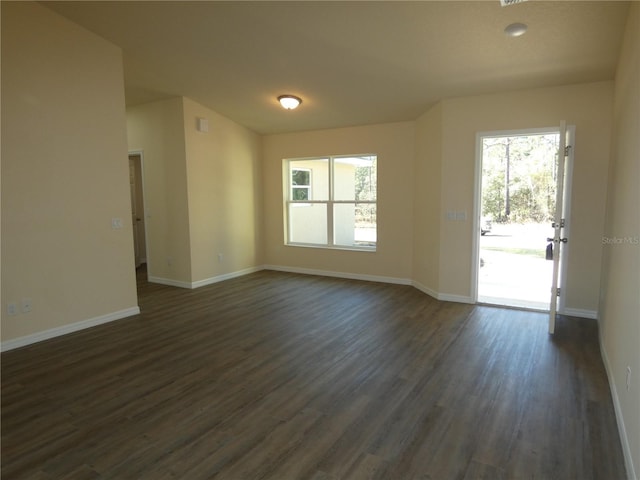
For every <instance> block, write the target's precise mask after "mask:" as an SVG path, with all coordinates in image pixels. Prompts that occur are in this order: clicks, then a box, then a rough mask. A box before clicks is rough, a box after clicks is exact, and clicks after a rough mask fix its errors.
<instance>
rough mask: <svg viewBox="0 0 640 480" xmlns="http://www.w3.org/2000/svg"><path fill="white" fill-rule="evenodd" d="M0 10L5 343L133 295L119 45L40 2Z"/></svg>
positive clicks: (116, 312)
mask: <svg viewBox="0 0 640 480" xmlns="http://www.w3.org/2000/svg"><path fill="white" fill-rule="evenodd" d="M1 8H2V300H3V308H2V341H3V342H5V341H7V340H11V339H16V338H19V337H24V336H28V335H32V334H35V333H39V332H40V333H41V332H46V331H51V330H57V331H59V329H61V328H64V327H66V326H69V325H71V324H74V323H77V322H83V321H90V320H96V319H99V318H105V316H125V315H126V313H127V312H130V311H131V310H135V309H137V298H136V286H135V275H134V263H133V262H134V260H133V242H132V231H131V221H130V218H131V205H130V200H129V172H128V160H127V138H126V129H125V109H124V86H123V72H122V54H121V51H120V50H119V49H118V48H116V47H115V46H113V45H111V44H109V43H107V42H106V41H104V40H103V39H101V38H99V37H97V36H95V35H93V34H91V33H89V32H87V31H86V30H84V29H82V28H80V27H78V26H76V25H75V24H73V23H70V22H69V21H67V20H65V19H63V18H62V17H60V16H58V15H56V14H54V13H52V12H51V11H49V10H48V9H46V8H44V7H42V6H40V5H38V4H35V3H21V2H16V3H13V2H2V7H1ZM96 92H99V95H98V94H96ZM112 218H120V219H121V220H122V225H123V228H122V229H117V230H114V229H112V228H111V219H112ZM23 298H30V299H31V300H32V302H33V303H32V311H31V312H30V313H20V314H18V315H16V316H8V315H7V310H6V304H7V303H10V302H16V303H17V304H18V308H19V309H20V306H21V305H20V304H21V300H22V299H23ZM129 314H130V313H129Z"/></svg>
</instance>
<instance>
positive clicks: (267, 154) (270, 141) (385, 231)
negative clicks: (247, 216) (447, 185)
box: [263, 122, 415, 281]
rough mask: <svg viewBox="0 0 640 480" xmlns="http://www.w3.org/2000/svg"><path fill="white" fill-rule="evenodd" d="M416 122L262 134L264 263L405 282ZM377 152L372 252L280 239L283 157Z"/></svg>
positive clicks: (409, 263) (409, 268)
mask: <svg viewBox="0 0 640 480" xmlns="http://www.w3.org/2000/svg"><path fill="white" fill-rule="evenodd" d="M414 135H415V133H414V122H402V123H393V124H384V125H372V126H362V127H352V128H340V129H331V130H320V131H313V132H303V133H291V134H282V135H268V136H265V137H264V138H263V185H264V195H263V199H264V216H265V237H264V245H265V258H264V260H265V263H266V264H268V265H275V266H279V267H289V268H299V269H309V270H321V271H328V272H342V273H345V272H346V273H352V274H357V275H367V276H378V277H387V278H390V279H400V280H404V281H408V280H409V279H410V278H411V274H412V249H413V180H412V175H413V162H414ZM366 153H372V154H377V155H378V245H377V251H376V252H355V251H345V250H328V249H315V248H308V247H293V246H286V245H285V244H284V223H283V222H284V215H283V170H282V169H283V159H288V158H302V157H315V156H322V155H343V154H366Z"/></svg>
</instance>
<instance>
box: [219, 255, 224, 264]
mask: <svg viewBox="0 0 640 480" xmlns="http://www.w3.org/2000/svg"><path fill="white" fill-rule="evenodd" d="M223 258H224V255H222V254H221V253H219V254H218V263H222V259H223Z"/></svg>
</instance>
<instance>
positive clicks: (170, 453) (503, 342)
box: [2, 271, 625, 480]
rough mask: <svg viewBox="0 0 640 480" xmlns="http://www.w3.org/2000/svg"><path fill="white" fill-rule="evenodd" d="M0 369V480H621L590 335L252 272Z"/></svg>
mask: <svg viewBox="0 0 640 480" xmlns="http://www.w3.org/2000/svg"><path fill="white" fill-rule="evenodd" d="M139 295H140V302H139V303H140V306H141V309H142V314H141V315H138V316H135V317H131V318H128V319H123V320H120V321H117V322H112V323H110V324H106V325H102V326H99V327H95V328H92V329H89V330H84V331H81V332H76V333H74V334H70V335H67V336H65V337H59V338H56V339H52V340H49V341H45V342H41V343H39V344H35V345H31V346H28V347H24V348H21V349H18V350H13V351H9V352H6V353H3V354H2V478H3V479H7V480H8V479H38V480H41V479H93V478H97V479H106V478H109V479H150V480H163V479H170V478H176V479H186V480H192V479H193V480H197V479H207V478H217V479H232V480H236V479H263V478H264V479H278V480H289V479H309V480H335V479H365V478H377V479H393V480H396V479H398V480H404V479H433V480H447V479H481V478H484V479H492V480H493V479H496V480H497V479H516V478H518V479H533V478H535V479H580V480H587V479H603V480H618V479H623V478H624V477H625V471H624V461H623V457H622V453H621V446H620V440H619V436H618V431H617V427H616V421H615V417H614V410H613V406H612V401H611V396H610V391H609V385H608V382H607V378H606V374H605V370H604V367H603V364H602V360H601V357H600V351H599V346H598V335H597V323H596V322H595V321H593V320H580V319H575V318H561V319H560V320H559V322H558V325H557V330H556V331H557V333H556V334H555V336H549V335H548V333H547V319H546V316H545V315H543V314H539V313H532V312H524V311H517V310H507V309H498V308H491V307H486V306H473V305H462V304H456V303H445V302H439V301H436V300H434V299H432V298H430V297H428V296H427V295H425V294H423V293H421V292H419V291H418V290H416V289H414V288H412V287H408V286H399V285H385V284H377V283H369V282H359V281H352V280H343V279H332V278H321V277H313V276H304V275H295V274H287V273H280V272H268V271H263V272H258V273H255V274H251V275H247V276H245V277H241V278H236V279H233V280H228V281H226V282H222V283H218V284H215V285H210V286H207V287H203V288H200V289H197V290H184V289H178V288H172V287H167V286H161V285H152V284H148V283H146V282H145V281H144V280H142V279H141V280H140V282H139Z"/></svg>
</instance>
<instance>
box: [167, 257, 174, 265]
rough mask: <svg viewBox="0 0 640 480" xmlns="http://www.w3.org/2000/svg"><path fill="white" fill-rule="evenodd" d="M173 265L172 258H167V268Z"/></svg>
mask: <svg viewBox="0 0 640 480" xmlns="http://www.w3.org/2000/svg"><path fill="white" fill-rule="evenodd" d="M172 265H173V257H167V267H171V266H172Z"/></svg>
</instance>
